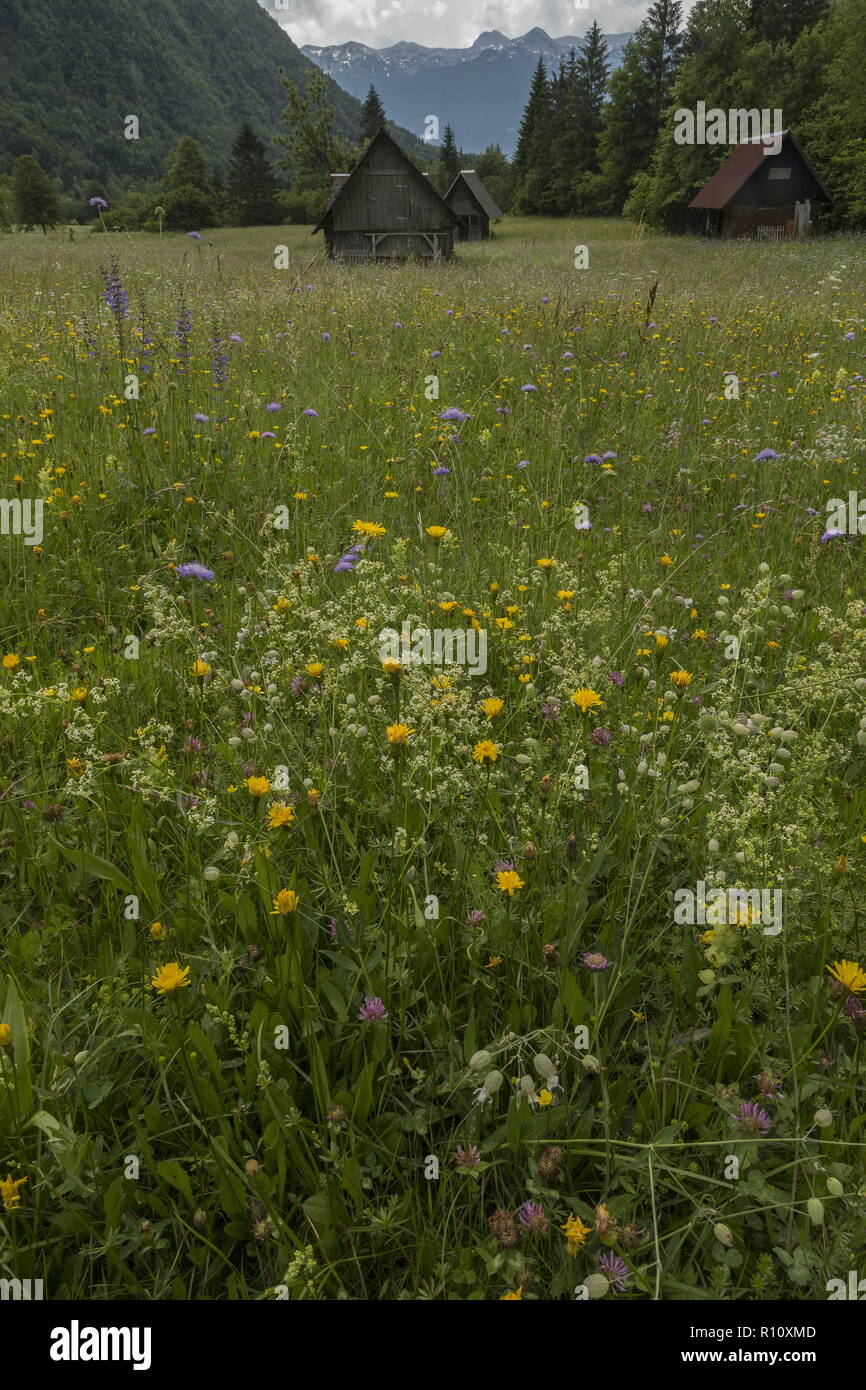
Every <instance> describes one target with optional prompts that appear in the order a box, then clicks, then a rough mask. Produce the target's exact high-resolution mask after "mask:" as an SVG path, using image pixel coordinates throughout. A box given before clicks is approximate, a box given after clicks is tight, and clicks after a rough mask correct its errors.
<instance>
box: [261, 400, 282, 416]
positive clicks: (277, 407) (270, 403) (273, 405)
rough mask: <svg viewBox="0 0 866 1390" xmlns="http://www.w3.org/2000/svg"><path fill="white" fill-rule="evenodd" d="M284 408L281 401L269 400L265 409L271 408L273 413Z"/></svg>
mask: <svg viewBox="0 0 866 1390" xmlns="http://www.w3.org/2000/svg"><path fill="white" fill-rule="evenodd" d="M282 408H283V407H282V406H281V405H280V403H279V401H268V403H267V405H266V406H265V410H269V411H270V412H271V414H273V412H274V411H275V410H282Z"/></svg>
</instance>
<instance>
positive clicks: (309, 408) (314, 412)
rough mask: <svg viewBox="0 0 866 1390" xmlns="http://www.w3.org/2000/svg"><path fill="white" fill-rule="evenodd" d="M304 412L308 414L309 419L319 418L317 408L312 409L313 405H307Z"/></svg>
mask: <svg viewBox="0 0 866 1390" xmlns="http://www.w3.org/2000/svg"><path fill="white" fill-rule="evenodd" d="M304 414H305V415H309V417H310V419H311V420H318V418H319V412H318V410H313V407H312V406H311V405H308V406H307V408H306V410H305V411H304Z"/></svg>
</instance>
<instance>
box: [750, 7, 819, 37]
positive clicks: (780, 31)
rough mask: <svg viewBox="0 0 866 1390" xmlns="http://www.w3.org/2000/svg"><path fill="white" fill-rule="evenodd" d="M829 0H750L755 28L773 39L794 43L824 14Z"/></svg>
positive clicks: (762, 34) (757, 32) (763, 35)
mask: <svg viewBox="0 0 866 1390" xmlns="http://www.w3.org/2000/svg"><path fill="white" fill-rule="evenodd" d="M828 8H829V0H750V9H751V23H752V28H753V29H754V31H755V33H756V34H757V36H758V38H761V39H768V40H769V41H770V43H789V44H792V43H794V42H795V41H796V40H797V39H798V38H799V36H800V34H801V33H802V32H803V30H804V29H808V28H811V26H812V25H813V24H817V23H818V21H819V20H820V19H822V18H823V17H824V15H825V14H826V13H827V10H828Z"/></svg>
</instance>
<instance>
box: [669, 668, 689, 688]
mask: <svg viewBox="0 0 866 1390" xmlns="http://www.w3.org/2000/svg"><path fill="white" fill-rule="evenodd" d="M691 678H692V673H691V671H671V680H672V681H673V683H674V685H688V684H689V681H690V680H691Z"/></svg>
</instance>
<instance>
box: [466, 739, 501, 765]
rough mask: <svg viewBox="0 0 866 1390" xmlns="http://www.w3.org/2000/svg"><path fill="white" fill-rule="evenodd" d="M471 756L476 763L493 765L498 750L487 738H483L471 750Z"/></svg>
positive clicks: (497, 755)
mask: <svg viewBox="0 0 866 1390" xmlns="http://www.w3.org/2000/svg"><path fill="white" fill-rule="evenodd" d="M472 756H473V758H474V759H475V761H476V762H477V763H495V762H496V759H497V758H498V757H499V749H498V748H497V746H496V744H495V743H491V741H490V739H489V738H483V739H481V740H480V741H479V742H478V743H476V745H475V747H474V748H473V749H472Z"/></svg>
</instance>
